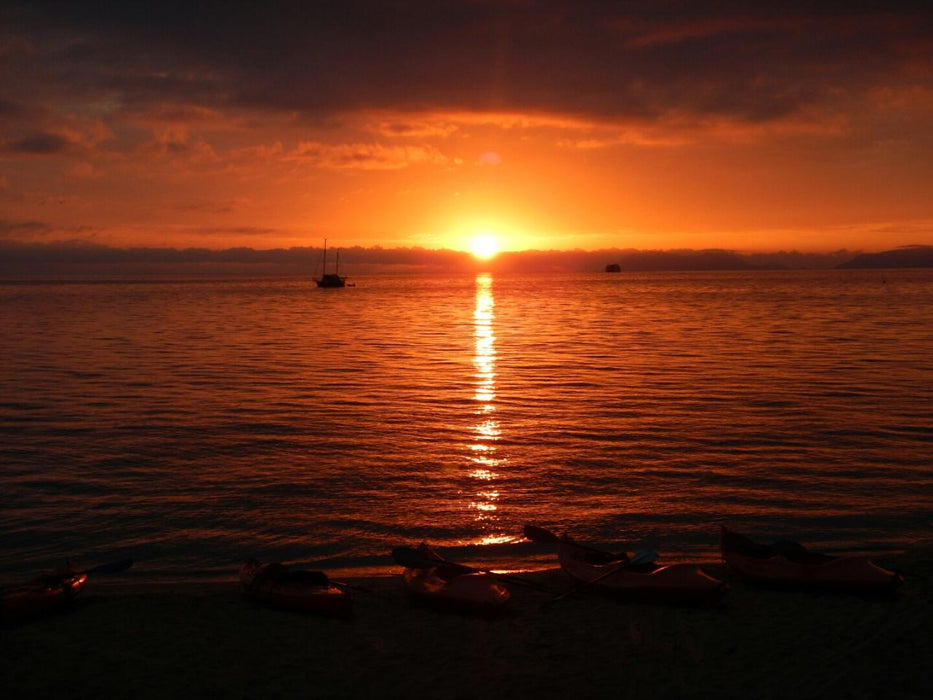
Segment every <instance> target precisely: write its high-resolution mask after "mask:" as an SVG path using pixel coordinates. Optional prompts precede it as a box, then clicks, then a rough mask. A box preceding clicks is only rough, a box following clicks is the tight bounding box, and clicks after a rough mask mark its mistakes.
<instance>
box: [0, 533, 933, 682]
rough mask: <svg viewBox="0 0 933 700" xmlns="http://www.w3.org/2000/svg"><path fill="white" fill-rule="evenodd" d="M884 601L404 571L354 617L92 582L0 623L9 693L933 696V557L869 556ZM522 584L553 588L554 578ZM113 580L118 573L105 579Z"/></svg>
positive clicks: (369, 592)
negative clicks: (450, 602)
mask: <svg viewBox="0 0 933 700" xmlns="http://www.w3.org/2000/svg"><path fill="white" fill-rule="evenodd" d="M878 563H881V564H883V565H885V566H888V567H893V568H896V569H897V570H899V571H902V572H903V573H904V575H905V582H904V584H903V585H902V586H901V588H900V589H899V591H898V592H897V593H896V594H895V595H894V596H891V597H885V598H880V599H877V598H865V597H860V596H854V595H842V594H828V593H822V594H819V593H807V592H788V591H775V590H766V589H760V588H757V587H752V586H748V585H746V584H744V583H742V582H740V581H735V580H734V579H732V578H730V576H729V574H728V572H726V571H724V570H723V569H722V568H721V566H720V565H719V564H718V563H716V564H709V565H704V567H703V568H704V570H706V571H707V572H709V573H710V574H712V575H714V576H718V577H722V578H725V579H726V580H727V581H729V582H730V585H731V586H732V588H731V590H730V591H729V593H728V594H727V595H726V597H725V599H724V601H723V602H722V603H721V604H720V605H718V606H717V607H714V608H694V607H678V606H671V605H660V604H647V603H629V602H624V601H620V600H618V599H613V598H607V597H604V596H601V595H598V594H595V593H594V592H593V591H590V590H581V591H578V592H577V593H575V594H574V595H572V596H569V597H567V598H566V599H563V600H561V601H559V602H556V603H554V604H550V605H548V604H546V603H547V602H548V601H550V600H551V598H552V596H551V595H550V594H548V593H544V592H540V591H537V590H533V589H530V588H525V587H519V586H512V587H511V590H512V594H513V599H512V601H511V602H510V605H511V608H512V609H511V611H510V614H508V615H506V616H504V617H502V618H499V619H484V618H475V617H468V616H464V615H459V614H454V613H444V612H439V611H434V610H429V609H423V608H420V607H416V606H413V605H412V604H411V601H410V600H409V599H407V598H406V596H405V595H404V593H403V591H402V588H401V581H400V578H399V577H398V576H378V577H368V578H352V579H351V578H348V579H342V580H343V581H345V582H346V583H348V584H350V585H351V586H353V587H354V589H356V590H354V614H353V616H352V618H351V619H348V620H340V619H328V618H323V617H316V616H312V615H301V614H296V613H291V612H288V611H283V610H276V609H270V608H267V607H262V606H260V605H257V604H256V603H254V602H252V601H250V600H247V599H246V598H244V596H243V595H242V593H241V592H240V590H239V588H238V584H237V582H236V579H235V576H231V580H230V582H229V584H227V583H212V584H193V583H178V584H170V585H165V584H163V585H143V584H141V583H134V582H133V580H132V576H130V575H127V576H124V577H122V578H121V579H120V580H112V581H107V580H104V578H103V577H100V579H99V580H95V581H91V582H90V583H89V586H88V589H87V590H86V591H85V593H84V594H82V596H81V597H80V598H79V599H78V600H77V601H75V603H74V604H73V606H72V607H71V608H70V609H68V610H66V611H63V612H60V613H58V614H55V615H50V616H47V617H44V618H41V619H38V620H34V621H31V622H29V623H22V624H19V625H17V626H14V627H9V628H6V629H3V630H2V645H0V658H2V659H3V662H2V663H3V666H4V669H3V674H2V675H3V687H4V696H5V697H7V698H45V697H48V698H52V697H55V698H92V697H104V698H124V697H125V698H131V697H132V698H166V697H189V698H190V697H197V698H207V697H225V698H272V697H283V698H290V697H309V698H355V697H382V698H401V697H429V698H441V697H443V698H472V697H496V698H498V697H503V698H504V697H509V698H532V697H534V698H542V697H544V698H549V697H554V698H557V697H583V698H603V697H607V698H608V697H613V698H681V697H700V698H706V697H708V698H738V697H743V698H745V697H749V698H752V697H753V698H795V699H799V698H824V697H826V698H829V697H847V698H882V697H883V698H918V699H919V698H929V697H931V696H933V672H931V670H930V669H929V666H928V663H927V662H928V661H929V660H930V659H931V658H933V637H931V634H930V630H931V629H933V584H931V574H933V550H931V549H926V548H925V549H923V550H916V551H911V552H908V553H904V554H901V555H897V556H890V557H886V558H883V559H879V560H878ZM523 576H525V577H527V578H529V579H531V580H533V581H535V582H536V583H538V584H541V585H543V586H547V587H548V588H550V589H552V590H554V591H563V590H567V589H568V588H570V587H571V586H572V584H571V582H570V580H569V579H568V578H567V577H566V576H565V575H564V574H563V573H562V572H561V571H559V570H548V571H538V572H532V573H525V574H523ZM115 578H116V577H115Z"/></svg>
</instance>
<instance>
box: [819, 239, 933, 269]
mask: <svg viewBox="0 0 933 700" xmlns="http://www.w3.org/2000/svg"><path fill="white" fill-rule="evenodd" d="M836 267H838V268H840V269H850V270H851V269H879V268H891V267H933V246H929V245H909V246H904V247H903V248H895V249H894V250H886V251H884V252H883V253H862V254H861V255H856V256H855V257H854V258H853V259H852V260H849V261H848V262H844V263H842V264H841V265H837V266H836Z"/></svg>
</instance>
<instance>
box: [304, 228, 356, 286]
mask: <svg viewBox="0 0 933 700" xmlns="http://www.w3.org/2000/svg"><path fill="white" fill-rule="evenodd" d="M321 272H322V274H321V279H317V280H314V281H315V282H317V286H318V287H329V288H334V287H346V286H347V278H346V277H341V276H340V249H339V248H338V249H337V261H336V263H335V265H334V271H333V272H328V271H327V239H324V264H323V266H322V268H321ZM350 286H351V287H352V286H353V285H352V284H351V285H350Z"/></svg>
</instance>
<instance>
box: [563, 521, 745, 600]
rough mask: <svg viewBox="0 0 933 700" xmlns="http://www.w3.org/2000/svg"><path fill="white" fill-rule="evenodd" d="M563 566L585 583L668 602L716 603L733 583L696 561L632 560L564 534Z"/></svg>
mask: <svg viewBox="0 0 933 700" xmlns="http://www.w3.org/2000/svg"><path fill="white" fill-rule="evenodd" d="M557 558H558V560H559V561H560V566H561V568H562V569H563V570H564V572H566V573H567V575H569V576H570V577H571V578H573V579H575V580H576V581H579V582H580V583H581V584H585V585H592V586H593V588H595V589H598V590H600V591H603V592H606V593H612V594H613V595H618V596H620V597H623V598H629V599H633V600H646V601H655V602H665V603H714V602H716V601H718V600H719V599H720V598H722V596H723V595H725V593H726V591H728V590H729V586H728V585H727V584H726V583H725V582H724V581H720V580H719V579H717V578H713V577H712V576H710V575H709V574H707V573H706V572H704V571H702V570H701V569H700V568H699V567H698V566H696V565H695V564H667V565H659V564H656V563H654V562H651V563H646V564H635V563H630V562H629V561H627V560H626V559H622V558H621V557H616V556H614V555H612V554H609V553H608V552H605V553H602V552H598V551H597V550H594V549H593V548H591V547H587V546H585V545H581V544H578V543H576V542H574V541H573V540H571V539H569V538H567V537H563V538H561V541H559V542H558V543H557Z"/></svg>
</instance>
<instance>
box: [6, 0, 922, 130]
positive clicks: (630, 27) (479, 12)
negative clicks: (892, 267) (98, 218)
mask: <svg viewBox="0 0 933 700" xmlns="http://www.w3.org/2000/svg"><path fill="white" fill-rule="evenodd" d="M13 4H14V5H17V4H19V5H20V7H19V10H18V11H14V12H13V13H11V16H12V17H13V18H14V22H13V23H12V24H13V27H12V29H11V30H8V31H11V32H12V33H13V34H14V35H15V36H21V37H22V39H21V40H20V43H28V45H30V46H33V47H35V48H34V49H33V50H32V52H31V53H30V54H28V56H27V58H26V59H23V60H28V62H29V64H30V65H31V66H33V71H34V72H35V73H36V74H41V75H44V76H46V78H47V79H49V80H50V81H51V82H52V83H53V84H54V86H55V87H56V88H57V89H59V90H65V91H71V92H72V93H74V94H84V95H87V94H91V93H95V94H108V93H110V94H113V93H117V94H119V95H120V96H121V100H122V101H123V102H124V103H125V104H158V103H162V102H179V103H190V104H200V105H203V108H204V109H208V110H211V109H227V108H234V107H235V108H238V109H254V110H278V111H283V112H287V111H298V112H301V113H302V114H304V115H306V116H307V117H309V118H310V117H315V116H318V117H319V116H320V115H324V114H338V113H341V112H348V111H355V110H363V109H370V110H371V109H395V110H420V111H425V110H483V111H488V110H493V111H500V112H502V111H515V112H529V111H531V112H544V113H558V114H575V115H586V116H587V117H588V118H599V119H607V118H608V119H614V120H626V119H648V118H659V117H664V116H665V115H667V116H668V117H669V116H670V115H694V116H696V117H702V116H715V117H728V118H730V119H734V120H736V121H747V122H751V123H759V122H773V121H776V120H781V119H783V118H786V117H787V116H789V115H794V114H797V113H799V112H800V111H801V110H805V109H807V108H812V107H813V106H814V105H819V106H822V107H824V108H825V109H826V110H829V111H831V110H832V109H834V108H835V107H836V106H837V105H838V104H840V100H842V99H843V98H845V99H846V100H850V99H852V97H857V96H864V95H866V94H867V92H868V91H870V90H872V89H877V88H878V87H879V86H882V85H889V86H890V85H898V84H901V83H903V82H905V81H912V82H915V83H916V82H920V83H925V84H927V85H929V84H930V82H931V80H933V78H931V77H930V76H931V74H933V71H931V70H930V68H931V67H933V55H931V50H930V48H929V47H930V45H929V41H928V37H929V36H930V33H931V30H933V26H931V12H930V11H929V10H927V9H925V8H924V7H923V6H922V5H919V4H918V5H913V4H909V3H902V4H898V3H894V4H893V5H892V4H884V5H881V4H879V5H878V7H875V6H874V5H873V4H861V5H859V4H856V5H855V6H853V7H850V6H849V5H846V6H845V7H842V6H839V7H836V6H834V5H833V4H819V5H817V6H814V5H813V4H812V3H804V2H788V3H782V5H781V6H780V8H778V7H774V8H772V7H770V6H761V7H756V6H752V5H749V4H747V3H690V4H686V5H681V4H676V5H671V4H669V3H657V2H649V1H647V0H645V1H644V2H627V3H618V2H609V1H604V2H600V1H599V0H592V1H590V2H586V3H576V2H560V1H557V0H538V1H537V2H533V1H529V2H523V3H492V2H466V1H464V2H444V3H437V2H432V1H428V0H424V1H421V2H418V1H416V2H409V3H405V4H401V5H399V4H395V3H385V2H381V1H377V0H344V1H342V2H317V3H299V2H282V3H272V4H269V5H262V6H259V5H256V4H254V3H247V2H236V1H232V2H225V3H209V4H207V5H206V6H204V7H202V8H201V9H200V10H199V11H198V12H196V13H193V12H191V11H190V8H189V6H188V5H187V4H185V3H182V2H180V1H179V2H172V1H171V0H167V1H166V2H162V3H158V4H152V5H146V6H136V5H132V4H130V5H127V4H126V3H124V2H116V1H115V0H112V1H111V2H106V1H105V2H102V3H99V4H98V5H95V10H94V11H92V12H89V11H87V9H86V8H83V7H81V6H80V3H74V4H72V3H58V2H50V1H43V0H29V2H28V3H26V2H22V1H21V2H20V3H16V2H14V3H13ZM63 34H64V35H67V36H69V37H70V40H69V42H68V43H67V45H65V46H59V45H55V44H54V37H57V36H61V35H63ZM11 99H17V98H16V96H14V97H13V98H11ZM390 128H392V127H391V126H390Z"/></svg>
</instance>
